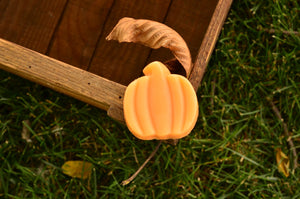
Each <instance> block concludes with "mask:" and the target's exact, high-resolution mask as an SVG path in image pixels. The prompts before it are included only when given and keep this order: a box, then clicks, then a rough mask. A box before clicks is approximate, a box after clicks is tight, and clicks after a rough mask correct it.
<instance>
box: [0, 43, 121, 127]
mask: <svg viewBox="0 0 300 199" xmlns="http://www.w3.org/2000/svg"><path fill="white" fill-rule="evenodd" d="M0 69H3V70H6V71H8V72H11V73H14V74H16V75H19V76H21V77H23V78H25V79H28V80H31V81H33V82H36V83H38V84H41V85H44V86H46V87H49V88H52V89H54V90H56V91H58V92H62V93H64V94H67V95H69V96H71V97H74V98H76V99H78V100H81V101H83V102H86V103H89V104H91V105H94V106H96V107H99V108H101V109H104V110H109V109H110V107H112V109H111V110H109V113H110V116H111V117H113V118H116V119H117V120H121V121H122V120H124V119H123V114H122V112H121V113H120V110H121V111H122V103H123V95H124V92H125V88H126V87H125V86H122V85H120V84H117V83H115V82H112V81H109V80H107V79H104V78H102V77H99V76H97V75H95V74H92V73H90V72H87V71H85V70H81V69H79V68H77V67H73V66H71V65H68V64H66V63H63V62H60V61H58V60H55V59H53V58H50V57H47V56H45V55H42V54H40V53H37V52H35V51H32V50H29V49H26V48H24V47H22V46H19V45H16V44H14V43H11V42H9V41H5V40H3V39H0Z"/></svg>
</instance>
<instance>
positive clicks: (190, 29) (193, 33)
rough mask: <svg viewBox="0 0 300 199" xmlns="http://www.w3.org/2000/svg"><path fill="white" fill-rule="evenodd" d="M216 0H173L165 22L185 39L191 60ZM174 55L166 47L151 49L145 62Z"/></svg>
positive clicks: (163, 60)
mask: <svg viewBox="0 0 300 199" xmlns="http://www.w3.org/2000/svg"><path fill="white" fill-rule="evenodd" d="M217 3H218V0H173V2H172V4H171V6H170V9H169V12H168V15H167V17H166V20H165V24H166V25H168V26H169V27H171V28H173V29H174V30H175V31H177V32H178V33H179V34H180V35H181V36H182V37H183V39H184V40H185V41H186V43H187V45H188V47H189V49H190V51H191V55H192V58H193V60H194V59H195V57H196V56H197V53H198V50H199V46H200V45H201V42H202V40H203V38H204V35H205V32H206V30H207V28H208V25H209V23H210V20H211V17H212V15H213V12H214V10H215V8H216V6H217ZM173 57H174V56H173V55H172V54H171V53H170V52H169V51H168V50H167V49H164V48H162V49H158V50H153V51H152V53H151V56H150V57H149V59H148V60H147V63H150V62H152V61H156V60H158V61H162V62H165V61H167V60H169V59H171V58H173Z"/></svg>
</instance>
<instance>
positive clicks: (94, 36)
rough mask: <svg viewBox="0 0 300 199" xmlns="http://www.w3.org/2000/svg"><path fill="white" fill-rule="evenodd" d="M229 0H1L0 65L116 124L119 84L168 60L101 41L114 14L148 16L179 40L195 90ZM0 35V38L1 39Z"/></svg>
mask: <svg viewBox="0 0 300 199" xmlns="http://www.w3.org/2000/svg"><path fill="white" fill-rule="evenodd" d="M231 3H232V0H147V1H141V0H130V1H129V0H51V1H50V0H26V1H24V0H1V1H0V68H1V69H3V70H7V71H9V72H11V73H14V74H17V75H19V76H21V77H23V78H26V79H29V80H31V81H34V82H37V83H39V84H42V85H44V86H47V87H50V88H52V89H54V90H56V91H59V92H62V93H65V94H67V95H70V96H72V97H74V98H77V99H79V100H82V101H84V102H87V103H89V104H92V105H94V106H96V107H99V108H101V109H104V110H107V111H108V115H109V116H111V117H112V118H114V119H116V120H119V121H123V120H124V118H123V112H122V101H123V94H124V91H125V89H126V86H127V85H128V84H129V83H130V82H131V81H133V80H134V79H136V78H138V77H139V76H141V74H142V69H143V68H144V67H145V66H146V65H147V64H148V63H150V62H151V61H155V60H158V61H162V62H164V61H167V60H169V59H171V58H173V56H172V54H171V53H170V52H169V50H167V49H158V50H151V49H149V48H147V47H144V46H142V45H138V44H132V43H122V44H119V43H117V42H112V41H110V42H108V41H106V40H105V37H106V36H107V35H108V33H109V32H110V31H111V30H112V28H113V27H114V26H115V25H116V23H117V22H118V20H119V19H121V18H122V17H133V18H143V19H151V20H155V21H159V22H162V23H165V24H166V25H168V26H170V27H171V28H173V29H174V30H176V31H177V32H178V33H179V34H180V35H182V37H183V38H184V39H185V41H186V42H187V44H188V46H189V48H190V50H191V54H192V58H193V63H194V67H193V69H192V72H191V75H190V77H189V80H190V81H191V83H192V85H193V86H194V88H195V89H197V88H198V86H199V83H200V81H201V79H202V77H201V75H200V74H202V73H201V71H203V70H204V69H205V67H206V65H207V64H208V61H209V58H210V56H211V53H212V50H213V48H214V45H215V43H216V40H217V38H218V35H219V33H220V31H221V28H222V26H223V22H224V20H225V18H226V16H227V13H228V11H229V8H230V5H231ZM1 38H2V39H1Z"/></svg>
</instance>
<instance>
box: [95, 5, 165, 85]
mask: <svg viewBox="0 0 300 199" xmlns="http://www.w3.org/2000/svg"><path fill="white" fill-rule="evenodd" d="M169 3H170V0H165V1H161V0H148V1H140V0H130V1H128V0H118V1H115V3H114V5H113V8H112V10H111V13H110V15H109V18H108V20H107V22H106V25H105V28H104V32H103V35H102V36H101V38H100V40H99V45H98V47H97V50H96V52H95V56H94V58H93V60H92V63H91V65H90V68H89V71H90V72H92V73H95V74H98V75H100V76H102V77H106V78H108V79H110V80H113V81H115V82H118V83H121V84H123V85H128V84H129V83H130V82H131V81H132V80H134V79H136V78H137V77H139V76H140V75H141V72H142V69H143V68H144V66H145V61H146V59H147V57H148V56H149V53H150V49H149V48H147V47H144V46H142V45H138V44H129V43H122V44H119V43H117V42H116V41H110V42H108V41H105V37H106V36H107V35H108V34H109V32H110V31H111V30H112V29H113V27H114V26H115V25H116V24H117V22H118V21H119V19H121V18H122V17H125V16H127V17H133V18H144V19H152V20H155V21H163V19H164V17H165V15H166V13H167V10H168V7H169Z"/></svg>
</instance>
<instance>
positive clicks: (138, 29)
mask: <svg viewBox="0 0 300 199" xmlns="http://www.w3.org/2000/svg"><path fill="white" fill-rule="evenodd" d="M106 40H117V41H119V42H133V43H139V44H142V45H144V46H147V47H150V48H153V49H158V48H160V47H164V48H168V49H170V50H171V51H172V53H173V55H174V56H175V58H176V59H177V60H178V61H179V62H180V64H181V65H182V66H183V68H184V69H185V72H186V76H189V74H190V72H191V68H192V58H191V53H190V50H189V48H188V46H187V44H186V43H185V41H184V39H183V38H182V37H181V36H180V35H179V34H178V33H177V32H176V31H175V30H173V29H172V28H170V27H168V26H167V25H165V24H162V23H159V22H156V21H152V20H147V19H133V18H129V17H124V18H122V19H120V21H119V22H118V23H117V25H116V26H115V27H114V28H113V30H112V31H111V33H110V34H109V35H108V36H107V37H106Z"/></svg>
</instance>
